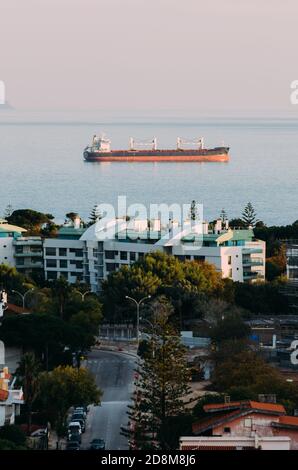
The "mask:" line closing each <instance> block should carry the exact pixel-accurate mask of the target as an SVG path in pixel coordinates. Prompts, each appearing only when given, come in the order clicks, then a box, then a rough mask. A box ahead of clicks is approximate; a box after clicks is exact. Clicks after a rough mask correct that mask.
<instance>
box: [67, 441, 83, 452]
mask: <svg viewBox="0 0 298 470" xmlns="http://www.w3.org/2000/svg"><path fill="white" fill-rule="evenodd" d="M65 450H80V444H79V443H78V442H76V441H69V442H68V443H67V444H66V448H65Z"/></svg>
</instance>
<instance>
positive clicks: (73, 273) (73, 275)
mask: <svg viewBox="0 0 298 470" xmlns="http://www.w3.org/2000/svg"><path fill="white" fill-rule="evenodd" d="M70 275H71V277H77V275H78V273H75V272H71V273H70Z"/></svg>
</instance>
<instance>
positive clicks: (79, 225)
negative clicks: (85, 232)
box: [73, 215, 81, 230]
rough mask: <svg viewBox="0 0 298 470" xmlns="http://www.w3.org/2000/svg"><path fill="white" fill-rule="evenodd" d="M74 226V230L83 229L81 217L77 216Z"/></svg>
mask: <svg viewBox="0 0 298 470" xmlns="http://www.w3.org/2000/svg"><path fill="white" fill-rule="evenodd" d="M73 226H74V228H75V229H76V230H77V229H79V228H80V227H81V218H80V216H78V215H77V216H76V217H75V218H74V220H73Z"/></svg>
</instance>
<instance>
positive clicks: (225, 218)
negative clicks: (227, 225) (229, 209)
mask: <svg viewBox="0 0 298 470" xmlns="http://www.w3.org/2000/svg"><path fill="white" fill-rule="evenodd" d="M219 217H220V219H221V221H222V222H225V221H226V220H227V219H228V216H227V213H226V211H225V210H224V209H222V210H221V212H220V215H219Z"/></svg>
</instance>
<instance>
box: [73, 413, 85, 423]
mask: <svg viewBox="0 0 298 470" xmlns="http://www.w3.org/2000/svg"><path fill="white" fill-rule="evenodd" d="M71 421H84V423H85V421H86V418H85V416H84V413H73V414H72V416H71Z"/></svg>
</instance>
